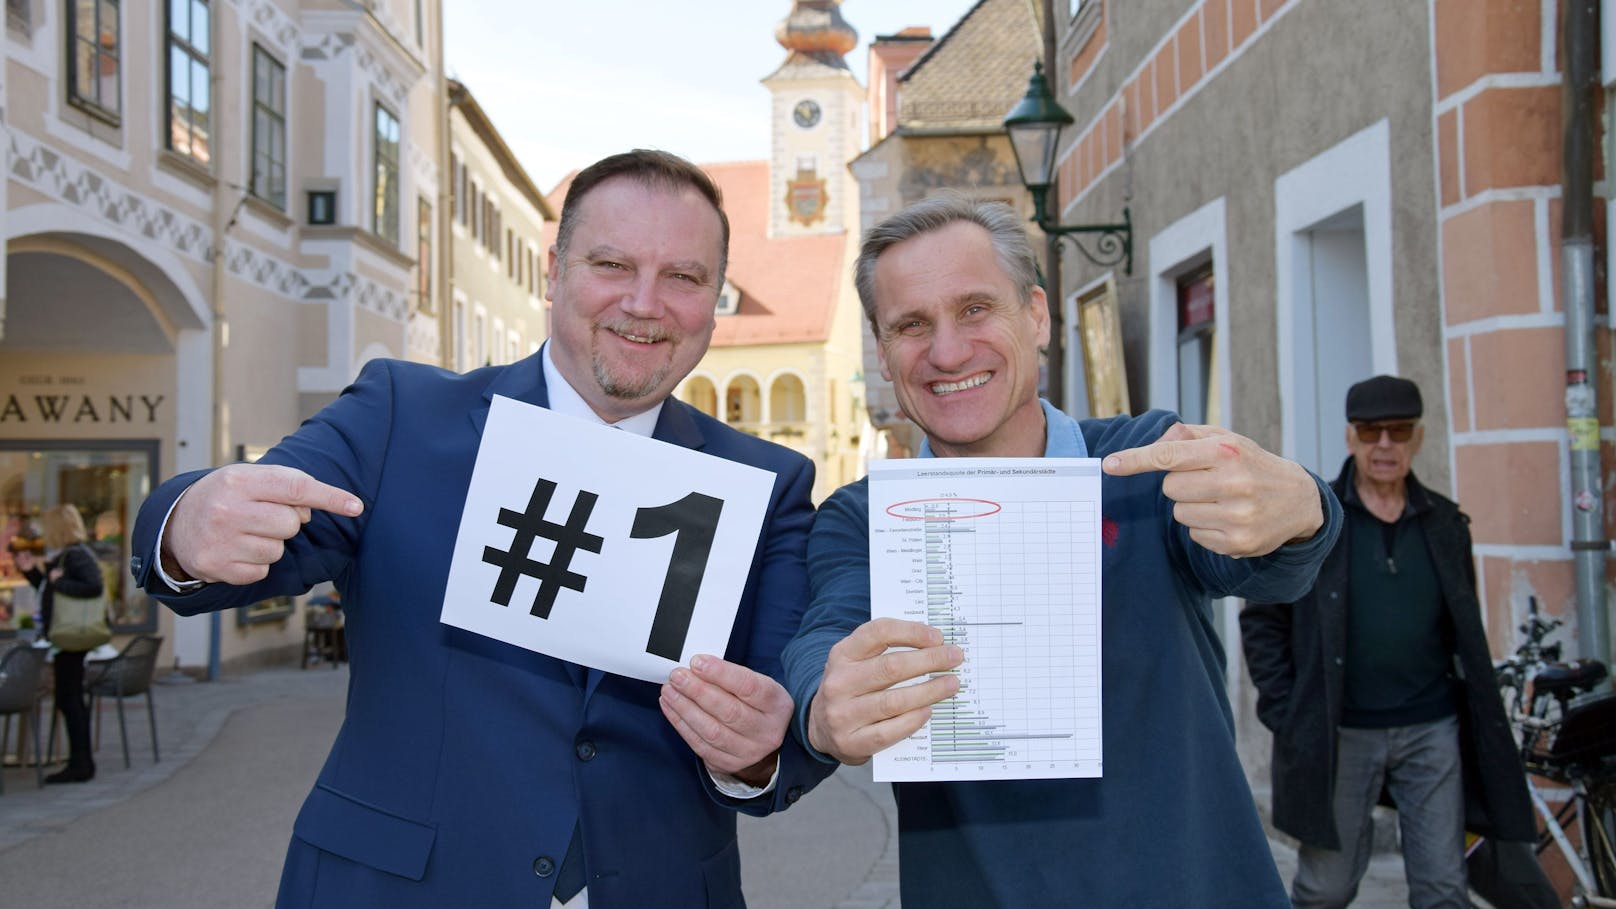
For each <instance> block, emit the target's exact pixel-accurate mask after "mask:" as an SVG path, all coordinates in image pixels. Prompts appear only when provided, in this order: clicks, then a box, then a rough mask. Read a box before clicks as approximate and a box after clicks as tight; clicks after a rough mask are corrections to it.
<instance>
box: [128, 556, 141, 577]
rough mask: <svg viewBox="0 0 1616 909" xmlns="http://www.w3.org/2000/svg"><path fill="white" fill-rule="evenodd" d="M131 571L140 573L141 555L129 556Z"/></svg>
mask: <svg viewBox="0 0 1616 909" xmlns="http://www.w3.org/2000/svg"><path fill="white" fill-rule="evenodd" d="M129 573H130V574H135V575H138V574H140V556H130V557H129Z"/></svg>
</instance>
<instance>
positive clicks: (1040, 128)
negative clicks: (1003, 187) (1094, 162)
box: [1004, 63, 1133, 275]
mask: <svg viewBox="0 0 1616 909" xmlns="http://www.w3.org/2000/svg"><path fill="white" fill-rule="evenodd" d="M1073 122H1075V121H1073V119H1072V115H1071V114H1069V113H1067V112H1066V108H1064V107H1061V106H1060V104H1059V103H1058V102H1057V101H1056V100H1055V97H1054V96H1053V95H1051V94H1050V92H1049V83H1048V82H1047V81H1046V80H1045V79H1044V65H1043V64H1042V63H1034V64H1033V69H1032V78H1031V79H1028V80H1027V95H1026V97H1024V98H1022V99H1021V101H1020V102H1018V103H1017V104H1016V106H1015V107H1013V108H1011V109H1010V113H1009V114H1007V115H1006V116H1005V118H1004V128H1005V130H1006V131H1007V132H1009V133H1010V148H1011V150H1012V151H1014V152H1015V156H1016V168H1017V170H1019V171H1020V172H1021V182H1022V184H1023V185H1025V186H1026V187H1027V192H1029V193H1031V194H1032V205H1033V216H1032V219H1033V221H1034V222H1035V223H1037V225H1038V226H1039V227H1040V228H1042V229H1043V231H1044V233H1046V234H1048V235H1049V236H1052V237H1059V238H1061V239H1063V240H1066V241H1067V242H1069V243H1071V244H1072V248H1074V249H1076V250H1077V251H1078V252H1080V253H1082V254H1083V258H1085V259H1088V260H1089V261H1090V262H1093V263H1094V264H1095V265H1098V266H1100V267H1101V268H1105V267H1108V266H1111V265H1116V264H1119V263H1120V264H1121V265H1122V273H1123V274H1125V275H1131V274H1133V216H1132V215H1131V214H1130V213H1129V211H1128V209H1127V208H1126V207H1124V208H1123V209H1122V221H1121V222H1119V223H1116V224H1061V223H1060V222H1059V221H1058V220H1056V218H1055V217H1054V216H1052V215H1051V214H1050V213H1049V202H1048V196H1049V187H1050V184H1052V183H1053V182H1054V173H1055V156H1056V154H1058V153H1059V152H1060V133H1061V130H1062V129H1063V128H1065V127H1067V126H1070V125H1072V123H1073ZM1084 235H1089V236H1092V237H1093V243H1092V245H1093V249H1092V250H1090V249H1089V247H1088V246H1087V245H1085V244H1084V242H1083V237H1084Z"/></svg>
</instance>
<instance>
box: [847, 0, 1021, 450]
mask: <svg viewBox="0 0 1616 909" xmlns="http://www.w3.org/2000/svg"><path fill="white" fill-rule="evenodd" d="M1041 35H1042V30H1041V29H1040V27H1039V24H1038V19H1037V6H1036V4H1033V3H1029V2H1027V0H982V2H980V3H977V4H976V5H974V6H972V7H971V8H970V9H969V10H968V11H967V12H966V13H965V15H964V16H962V17H960V20H959V21H958V22H956V23H954V24H953V26H952V27H950V28H949V29H948V30H947V31H946V32H945V33H944V34H943V36H942V37H941V38H939V39H937V40H935V41H933V40H932V39H931V36H930V29H928V28H912V29H905V30H904V31H902V32H899V33H898V34H895V35H880V36H877V37H876V39H875V41H874V42H873V43H872V44H871V45H870V75H869V87H868V92H869V97H868V105H869V110H870V121H869V122H870V127H871V141H872V143H873V144H872V145H871V146H870V148H869V149H868V150H867V151H865V152H864V153H862V154H861V155H859V156H858V157H857V158H855V159H854V160H853V162H852V163H851V165H850V166H849V169H850V170H851V171H852V173H853V174H854V176H856V177H857V178H858V181H859V192H860V195H861V215H862V218H861V224H860V229H861V230H868V229H870V228H871V227H874V226H875V225H876V224H877V223H879V222H880V221H881V220H882V219H883V218H886V217H888V216H889V215H893V214H896V213H897V212H898V211H899V210H900V209H902V208H904V207H905V206H907V205H912V204H913V203H915V202H919V201H920V200H922V199H925V198H927V197H928V196H931V195H934V194H936V193H939V192H943V191H950V192H956V193H962V194H965V195H967V196H971V197H973V198H979V199H989V200H997V201H1002V202H1007V203H1009V204H1011V205H1012V206H1014V207H1015V208H1016V209H1017V210H1018V211H1022V212H1025V213H1027V215H1028V216H1031V214H1032V202H1031V199H1030V197H1029V196H1028V193H1027V190H1026V189H1025V188H1024V187H1023V186H1022V185H1021V178H1020V176H1019V175H1018V174H1017V171H1016V160H1015V155H1014V153H1012V152H1011V150H1010V139H1009V137H1008V136H1006V135H1005V132H1004V125H1003V121H1004V115H1005V113H1006V112H1008V111H1009V110H1010V108H1011V107H1013V106H1014V105H1015V103H1016V102H1017V101H1018V100H1020V98H1021V96H1022V95H1023V94H1024V93H1025V92H1026V90H1027V74H1028V72H1030V71H1031V68H1032V64H1033V61H1034V60H1037V59H1038V57H1039V55H1040V53H1041V52H1042V50H1041V48H1042V38H1041V37H1040V36H1041ZM863 332H864V373H865V375H866V376H867V377H868V378H867V380H866V384H867V386H868V388H869V411H870V422H871V424H872V425H873V426H874V427H875V429H876V431H877V433H878V437H879V441H878V445H877V452H878V453H879V454H882V455H885V456H891V457H904V456H908V455H912V454H913V453H914V452H916V451H917V450H919V445H920V436H921V433H920V431H919V428H918V427H916V426H915V425H914V424H913V423H912V422H910V421H909V419H908V418H907V417H905V416H904V415H903V413H902V410H901V409H900V407H899V406H898V399H897V396H896V395H895V394H894V393H893V391H892V385H891V383H889V382H887V381H886V380H884V379H882V378H881V367H880V362H879V360H878V359H877V355H876V346H875V337H874V335H873V334H872V333H871V330H870V327H869V324H868V320H864V324H863Z"/></svg>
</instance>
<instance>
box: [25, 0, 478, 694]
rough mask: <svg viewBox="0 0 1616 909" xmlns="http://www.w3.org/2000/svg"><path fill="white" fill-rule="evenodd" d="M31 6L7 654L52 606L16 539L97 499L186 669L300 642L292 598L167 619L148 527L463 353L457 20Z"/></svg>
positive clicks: (140, 603)
mask: <svg viewBox="0 0 1616 909" xmlns="http://www.w3.org/2000/svg"><path fill="white" fill-rule="evenodd" d="M6 10H7V21H6V33H5V36H4V39H3V48H4V54H5V65H4V68H3V69H0V79H3V85H0V96H3V98H4V111H3V116H4V123H5V127H6V129H5V158H6V160H5V174H6V180H5V181H4V183H3V184H0V227H3V230H4V235H5V238H6V256H5V260H4V263H5V264H4V269H5V278H6V280H5V298H4V300H3V303H0V319H3V321H0V520H3V522H4V523H3V524H0V538H3V539H0V616H3V617H4V620H3V621H0V626H3V628H4V630H0V634H5V633H9V631H10V629H13V628H15V626H16V624H17V619H18V617H19V616H20V615H22V614H24V613H27V612H30V611H31V609H32V603H31V600H30V597H29V596H28V589H27V585H26V584H22V583H20V581H19V578H18V577H17V574H16V571H15V568H14V566H13V565H12V564H11V562H10V559H9V556H7V555H5V554H4V553H3V549H4V547H5V545H8V544H11V543H13V542H19V543H24V542H25V541H27V540H29V539H30V538H31V537H33V536H34V535H35V534H36V527H37V515H38V513H39V511H40V510H41V509H42V508H45V507H49V506H52V505H55V504H57V503H59V502H71V503H74V504H76V505H78V507H79V509H80V511H81V512H83V513H84V515H85V517H86V519H87V522H88V523H89V525H90V532H91V537H92V542H91V545H92V546H93V548H95V549H96V551H97V552H98V554H100V555H101V557H102V560H103V567H104V570H105V572H106V575H107V578H108V580H109V583H110V585H111V591H112V594H113V599H114V614H115V616H114V617H115V624H116V630H117V631H119V632H120V633H133V632H145V633H156V634H161V635H163V637H164V639H165V643H164V652H163V655H162V657H161V659H162V661H163V662H164V664H165V665H169V664H170V661H173V662H177V663H179V664H183V665H185V666H202V665H213V666H217V665H218V663H219V662H220V661H226V662H229V661H237V660H250V659H255V658H257V655H260V654H268V653H270V652H273V651H277V650H280V651H284V650H285V649H286V648H291V647H296V646H300V645H301V642H302V639H303V628H302V622H301V619H300V618H298V617H296V616H295V615H294V614H293V604H292V603H291V601H289V600H286V601H279V602H272V603H264V604H260V605H258V606H255V607H252V608H248V609H242V610H237V611H236V613H237V614H236V615H234V616H230V615H227V616H224V617H223V618H222V621H217V620H213V619H210V618H209V617H200V618H188V619H178V618H176V617H175V616H173V615H172V614H170V613H169V612H168V611H167V610H161V609H157V608H156V607H155V604H154V603H153V602H152V601H151V600H149V599H148V598H146V597H145V596H144V595H142V594H141V593H140V592H139V591H137V590H135V589H133V586H132V582H131V581H130V579H129V574H128V571H127V565H128V562H129V556H130V553H129V551H128V542H127V539H128V533H129V530H130V525H131V523H132V520H133V517H134V511H135V509H136V508H137V507H138V506H139V504H140V502H141V500H142V499H143V498H144V497H145V495H146V493H147V492H148V491H149V490H150V489H151V487H152V485H153V484H154V483H155V482H157V481H158V480H159V479H160V478H162V477H166V476H168V475H171V474H174V473H176V472H180V471H185V470H190V469H195V468H200V467H207V466H211V465H215V464H221V463H228V462H230V461H232V460H237V459H247V460H250V459H252V458H253V457H255V456H256V455H257V454H258V453H259V452H261V451H263V450H264V449H267V448H268V447H269V446H271V445H273V444H275V442H276V441H278V440H279V439H280V438H281V437H282V436H284V435H285V434H287V433H289V432H291V431H292V430H293V429H295V428H296V427H297V425H298V423H299V422H300V421H301V420H302V419H303V418H305V417H307V416H308V415H310V414H312V413H313V412H314V411H316V410H317V409H318V408H319V407H321V406H323V405H324V404H325V403H327V402H328V401H330V400H332V399H333V398H334V397H335V396H336V395H337V393H338V392H339V391H340V390H341V389H342V388H343V387H344V386H346V385H347V384H348V382H349V381H350V380H351V379H352V378H353V377H354V376H355V375H356V374H357V372H358V369H359V367H360V365H361V364H363V363H364V362H365V361H367V360H369V359H371V358H373V357H377V356H390V357H404V358H409V359H414V360H420V361H427V362H439V361H440V360H441V359H442V358H443V352H442V349H441V345H442V336H443V335H442V328H441V324H440V320H441V310H442V306H443V304H444V302H445V300H446V297H447V294H446V285H445V283H444V280H445V277H444V272H445V269H444V268H443V267H442V266H441V264H440V263H439V262H438V261H437V260H438V259H439V257H440V256H441V255H442V243H441V238H442V236H443V232H444V230H445V229H446V228H447V224H448V220H447V217H446V216H445V214H444V205H445V201H446V199H447V198H448V196H447V193H448V186H447V183H446V181H445V180H444V179H443V176H442V175H441V174H440V166H439V163H438V162H440V161H443V160H444V159H445V158H446V155H447V151H446V150H447V119H446V116H445V112H444V107H443V105H444V93H443V90H442V84H441V81H442V71H443V65H442V63H443V54H442V35H441V28H440V22H441V17H440V5H439V3H438V2H437V0H369V2H365V3H363V4H356V3H348V2H339V0H190V2H188V3H155V4H144V3H142V4H122V3H117V2H102V3H97V4H87V3H76V2H57V0H17V2H8V3H7V5H6ZM216 621H217V624H215V622H216Z"/></svg>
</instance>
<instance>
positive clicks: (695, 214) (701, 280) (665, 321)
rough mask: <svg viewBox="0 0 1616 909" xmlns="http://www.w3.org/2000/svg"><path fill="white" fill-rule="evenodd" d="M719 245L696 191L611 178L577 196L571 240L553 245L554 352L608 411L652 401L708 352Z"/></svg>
mask: <svg viewBox="0 0 1616 909" xmlns="http://www.w3.org/2000/svg"><path fill="white" fill-rule="evenodd" d="M722 248H723V239H722V227H721V225H720V223H719V219H718V213H717V212H716V211H715V210H714V209H713V206H712V203H710V202H708V201H707V200H706V199H705V198H703V197H702V196H701V194H700V193H698V192H696V191H695V190H694V189H689V188H681V189H677V190H673V189H668V188H664V187H655V186H647V185H645V184H643V183H641V182H639V181H638V180H635V179H633V178H630V177H614V178H612V179H609V180H607V181H605V182H603V183H601V184H599V185H597V186H595V187H594V188H593V189H591V190H590V191H589V194H588V195H587V196H585V197H584V198H583V199H582V200H580V201H579V203H578V219H577V223H576V226H575V227H574V229H573V231H572V234H571V236H570V237H569V239H568V242H567V248H566V249H565V250H559V251H558V250H557V249H555V248H553V247H552V248H551V250H550V263H549V264H550V268H549V286H548V289H547V290H546V291H545V297H546V299H548V300H550V301H551V302H552V303H553V304H554V307H553V310H552V316H551V329H552V340H553V342H554V343H553V344H552V345H551V348H550V355H551V357H553V358H554V360H555V364H556V369H558V370H560V372H561V374H562V375H563V376H565V377H566V379H567V381H568V382H569V383H571V384H572V386H573V388H575V389H577V391H578V394H579V395H580V396H581V397H582V398H583V399H584V400H585V401H586V402H588V404H589V406H590V408H592V409H593V410H594V411H595V413H597V414H599V415H600V417H601V419H603V420H606V421H607V422H616V421H618V420H621V419H624V418H625V417H630V416H633V415H634V414H637V413H640V412H642V411H644V410H646V409H648V408H650V407H652V406H654V405H655V404H656V403H657V402H659V401H661V400H662V399H664V398H666V397H667V396H668V395H669V394H671V393H672V392H673V389H674V386H676V385H678V384H679V381H680V380H681V379H683V378H684V377H685V376H686V375H687V374H688V373H689V372H690V370H692V369H694V368H695V366H696V363H697V362H699V361H700V360H701V358H702V355H703V354H705V353H706V352H707V344H708V342H709V341H711V340H712V336H713V325H714V309H715V307H716V306H717V302H718V280H719V267H720V264H719V262H720V256H721V253H722Z"/></svg>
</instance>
